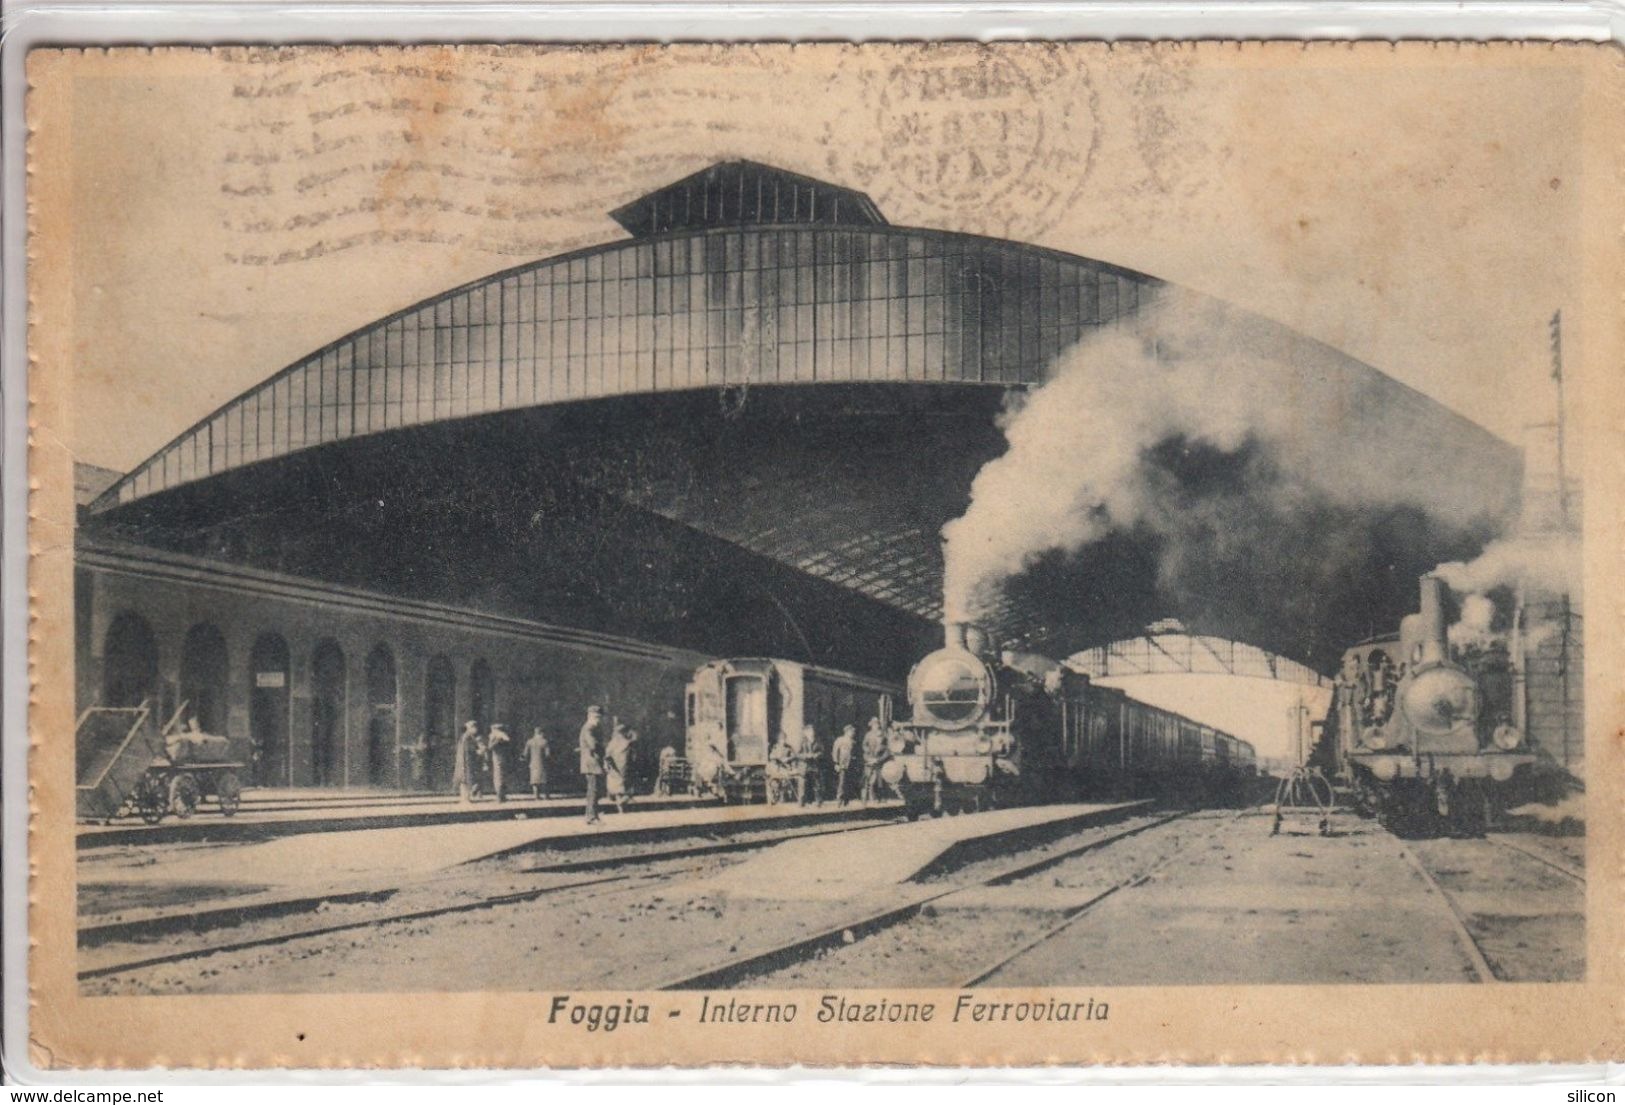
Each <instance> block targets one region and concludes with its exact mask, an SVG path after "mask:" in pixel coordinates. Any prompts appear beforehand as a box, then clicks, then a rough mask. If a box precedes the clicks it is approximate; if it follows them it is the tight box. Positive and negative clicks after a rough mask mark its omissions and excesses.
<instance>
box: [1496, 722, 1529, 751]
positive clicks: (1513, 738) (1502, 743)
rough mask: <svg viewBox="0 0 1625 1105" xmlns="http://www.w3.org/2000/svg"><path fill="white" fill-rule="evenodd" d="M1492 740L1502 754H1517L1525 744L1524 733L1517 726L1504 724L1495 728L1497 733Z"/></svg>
mask: <svg viewBox="0 0 1625 1105" xmlns="http://www.w3.org/2000/svg"><path fill="white" fill-rule="evenodd" d="M1490 740H1491V741H1493V742H1494V743H1495V747H1497V748H1499V749H1500V750H1501V751H1502V752H1515V751H1517V749H1518V747H1519V746H1520V745H1521V744H1523V733H1522V732H1521V731H1520V730H1519V729H1518V727H1517V726H1515V725H1508V724H1507V723H1505V722H1502V723H1501V724H1500V725H1497V726H1496V727H1495V732H1494V733H1493V734H1491V735H1490Z"/></svg>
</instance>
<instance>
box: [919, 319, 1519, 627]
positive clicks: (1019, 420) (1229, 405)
mask: <svg viewBox="0 0 1625 1105" xmlns="http://www.w3.org/2000/svg"><path fill="white" fill-rule="evenodd" d="M1419 402H1426V401H1425V400H1421V399H1419V397H1416V396H1414V395H1413V394H1411V393H1408V392H1404V391H1403V389H1399V388H1392V387H1390V388H1387V389H1386V390H1385V389H1384V387H1383V382H1382V381H1380V380H1379V379H1376V378H1375V377H1374V376H1373V374H1372V372H1371V370H1370V369H1369V368H1368V367H1367V366H1364V365H1361V364H1359V363H1358V362H1355V361H1352V360H1350V359H1349V358H1347V357H1344V356H1342V355H1341V354H1338V353H1336V352H1335V351H1334V350H1331V349H1329V348H1327V347H1325V346H1322V345H1320V344H1318V343H1316V342H1313V341H1310V340H1308V339H1305V338H1302V337H1301V336H1298V335H1293V334H1292V333H1291V332H1290V331H1286V330H1284V329H1282V328H1280V327H1278V326H1275V325H1274V324H1272V323H1269V322H1267V321H1265V320H1263V319H1260V318H1258V317H1257V316H1254V315H1250V314H1247V313H1245V312H1242V311H1238V310H1235V309H1233V308H1230V307H1227V306H1226V305H1224V304H1222V303H1219V302H1217V301H1215V300H1211V299H1207V298H1205V297H1201V296H1197V295H1194V294H1191V293H1182V292H1175V291H1163V292H1161V293H1160V299H1159V301H1158V302H1156V303H1155V304H1154V305H1153V306H1151V307H1149V308H1144V309H1142V310H1141V312H1140V313H1139V314H1138V315H1137V316H1135V317H1134V318H1133V319H1132V320H1130V321H1125V322H1119V323H1118V324H1115V325H1113V326H1112V327H1110V328H1108V329H1105V330H1102V331H1100V332H1099V333H1097V334H1095V335H1092V336H1089V337H1086V338H1085V339H1083V340H1082V341H1080V342H1078V343H1077V344H1076V345H1074V346H1073V347H1072V348H1071V349H1069V350H1068V351H1066V352H1065V353H1063V354H1062V355H1061V357H1060V359H1059V361H1058V363H1057V364H1056V365H1055V366H1054V368H1053V371H1052V373H1051V377H1050V379H1049V381H1048V382H1047V383H1045V384H1044V385H1043V386H1042V387H1040V388H1038V389H1037V390H1036V391H1034V392H1032V393H1030V394H1029V395H1028V396H1026V398H1025V401H1018V402H1016V403H1013V404H1012V406H1011V407H1010V408H1009V409H1007V411H1006V412H1005V414H1004V415H1003V417H1002V419H1001V422H1000V429H1001V430H1002V431H1003V433H1004V435H1005V438H1006V440H1007V443H1008V448H1007V450H1006V451H1005V453H1004V454H1003V455H1001V456H1000V457H998V458H996V459H995V460H993V461H991V462H989V463H988V464H987V465H985V466H984V467H983V468H982V470H981V471H980V472H979V473H978V474H977V476H976V479H975V480H974V482H973V484H972V487H971V501H970V504H969V506H968V508H967V509H966V512H965V514H964V515H963V516H962V517H960V518H958V519H956V520H954V521H952V522H950V523H948V525H947V526H945V527H944V529H943V539H944V546H943V548H944V559H945V564H944V596H943V597H944V607H945V614H946V616H948V617H949V618H950V619H953V620H971V621H974V620H976V619H977V618H978V616H980V615H983V614H985V612H986V611H987V610H988V608H989V606H990V605H991V604H992V603H993V602H994V601H995V600H996V599H997V597H998V595H999V591H1000V588H1001V586H1002V585H1003V584H1004V582H1005V581H1006V580H1008V579H1009V578H1010V577H1012V576H1015V575H1017V574H1018V573H1020V572H1022V571H1023V570H1024V569H1026V568H1028V567H1030V566H1031V565H1032V564H1033V563H1034V562H1035V561H1036V560H1037V559H1038V558H1040V557H1042V556H1043V555H1045V554H1047V553H1050V552H1052V551H1060V552H1074V551H1077V550H1079V549H1081V548H1083V547H1084V546H1086V545H1088V544H1090V543H1091V542H1094V541H1096V540H1098V539H1100V538H1101V537H1103V536H1105V535H1106V534H1107V533H1108V532H1110V531H1112V530H1127V529H1130V528H1133V527H1135V526H1137V525H1149V526H1150V527H1152V528H1153V529H1154V530H1155V531H1156V532H1158V533H1160V534H1163V535H1165V536H1170V537H1173V536H1175V535H1176V534H1177V533H1178V531H1179V525H1178V524H1177V520H1175V519H1170V518H1168V517H1167V511H1168V507H1167V506H1166V503H1167V499H1166V498H1165V497H1159V496H1158V495H1157V493H1156V487H1155V486H1154V481H1153V479H1152V478H1151V476H1150V474H1149V469H1148V465H1147V463H1146V455H1147V452H1148V451H1149V450H1151V449H1153V448H1155V447H1157V446H1159V445H1160V444H1162V443H1164V442H1167V441H1170V440H1173V439H1183V440H1184V441H1185V442H1186V443H1187V444H1189V445H1201V446H1207V447H1210V448H1213V449H1216V450H1219V451H1221V452H1225V453H1232V452H1234V451H1236V450H1238V449H1240V448H1241V447H1243V446H1244V445H1248V444H1258V445H1261V446H1263V447H1264V448H1265V449H1266V450H1267V451H1268V455H1269V457H1270V458H1271V460H1272V462H1273V463H1275V464H1276V465H1277V466H1278V467H1279V469H1280V470H1281V471H1283V472H1286V473H1289V474H1290V476H1291V480H1290V481H1284V482H1282V483H1281V484H1280V485H1279V487H1278V488H1276V489H1275V490H1273V491H1267V492H1264V493H1266V494H1270V495H1273V496H1275V497H1276V501H1272V502H1271V503H1269V504H1268V505H1269V506H1271V507H1272V508H1279V509H1280V510H1281V511H1283V512H1285V513H1292V512H1295V511H1297V510H1299V509H1300V507H1301V505H1302V504H1301V502H1300V501H1297V500H1293V499H1291V498H1290V497H1293V496H1297V497H1299V498H1300V499H1301V497H1302V496H1303V495H1304V493H1305V491H1308V492H1309V493H1310V494H1311V496H1317V495H1318V496H1320V497H1322V498H1323V499H1325V500H1328V501H1330V502H1333V503H1337V504H1341V505H1353V506H1359V505H1365V504H1374V503H1385V504H1393V503H1401V502H1405V503H1414V504H1416V505H1417V506H1419V507H1421V508H1423V509H1424V510H1425V511H1426V512H1427V513H1428V514H1430V515H1431V516H1433V517H1435V518H1437V519H1441V520H1445V521H1449V522H1452V523H1457V524H1464V523H1466V522H1468V521H1469V520H1482V519H1484V518H1492V519H1500V518H1504V516H1505V513H1506V512H1507V510H1508V508H1509V506H1510V497H1511V496H1510V490H1509V489H1513V488H1515V487H1516V479H1515V467H1511V466H1509V467H1507V468H1506V470H1504V471H1502V470H1499V469H1497V470H1493V471H1490V470H1486V471H1472V472H1468V473H1465V474H1463V473H1460V472H1454V473H1452V475H1451V479H1450V481H1440V480H1439V479H1437V473H1436V472H1434V471H1429V470H1428V469H1427V468H1426V466H1423V465H1417V464H1416V463H1415V462H1414V458H1412V457H1408V456H1404V455H1402V453H1401V451H1399V450H1396V449H1394V448H1393V435H1392V432H1391V431H1392V422H1391V421H1390V420H1389V419H1390V415H1391V414H1393V413H1394V409H1395V408H1394V407H1392V406H1391V405H1392V404H1407V403H1409V404H1414V403H1419ZM1399 413H1400V414H1402V415H1407V416H1413V415H1414V414H1415V412H1414V411H1413V410H1401V411H1399ZM1399 421H1400V422H1401V424H1404V423H1406V422H1408V421H1410V419H1408V418H1401V419H1400V420H1399ZM1439 421H1440V422H1443V421H1444V420H1443V419H1440V420H1439ZM1446 432H1448V433H1455V432H1457V431H1455V430H1448V431H1447V430H1441V433H1446ZM1473 432H1476V431H1473ZM1461 440H1462V441H1463V442H1466V444H1463V445H1462V446H1461V447H1462V448H1465V449H1469V450H1471V449H1472V448H1474V447H1475V446H1474V445H1473V444H1472V442H1471V441H1470V440H1469V439H1466V438H1462V439H1461ZM1455 444H1456V442H1455V440H1454V439H1452V441H1451V442H1450V443H1447V449H1448V448H1449V447H1453V446H1454V445H1455ZM1490 467H1491V468H1493V466H1490ZM1445 482H1449V483H1451V485H1452V486H1451V487H1450V488H1449V490H1448V491H1446V490H1445V489H1444V488H1443V487H1442V486H1441V485H1442V484H1443V483H1445ZM1464 485H1465V489H1464ZM1175 544H1177V538H1176V540H1175ZM1179 555H1180V550H1179V549H1178V548H1177V547H1174V548H1168V549H1165V550H1164V557H1165V561H1166V562H1168V563H1173V562H1176V561H1177V558H1178V557H1179Z"/></svg>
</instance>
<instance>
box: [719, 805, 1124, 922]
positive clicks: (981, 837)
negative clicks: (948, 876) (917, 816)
mask: <svg viewBox="0 0 1625 1105" xmlns="http://www.w3.org/2000/svg"><path fill="white" fill-rule="evenodd" d="M1151 807H1152V803H1151V802H1144V801H1142V802H1116V803H1109V804H1092V805H1090V804H1072V805H1064V806H1031V807H1025V808H1021V809H1011V810H994V811H989V812H987V813H972V814H961V815H959V816H957V817H941V818H933V819H928V820H924V821H917V822H912V823H905V824H897V825H888V826H884V827H882V828H878V829H872V830H870V831H868V832H864V833H859V834H855V835H852V836H821V837H807V838H805V839H801V840H791V841H787V842H786V843H783V844H779V845H775V846H774V847H773V848H770V849H768V850H766V851H765V852H763V853H762V854H761V855H759V856H755V857H753V858H751V859H748V860H746V861H745V862H743V863H739V864H735V865H734V866H732V867H730V868H728V869H727V870H726V871H724V872H722V873H721V874H720V875H718V876H717V877H716V878H715V879H712V880H710V881H709V882H707V884H706V886H707V889H711V890H716V891H718V892H721V893H725V894H731V895H738V896H742V897H751V898H781V899H796V898H801V899H839V898H850V897H852V896H853V895H855V894H860V893H862V892H864V891H869V890H879V889H881V888H882V887H886V886H895V885H897V884H898V883H904V882H909V881H912V880H916V879H921V878H925V877H928V876H929V875H931V874H933V873H935V872H937V871H940V870H949V869H952V868H954V867H957V866H962V865H963V864H966V863H971V862H975V861H976V860H978V859H983V858H987V857H988V856H991V855H996V854H998V853H999V852H1000V851H1003V850H1015V849H1017V848H1021V847H1031V846H1033V845H1036V844H1040V843H1043V842H1045V841H1048V840H1053V839H1055V838H1056V837H1059V836H1063V835H1065V834H1066V833H1069V832H1074V831H1076V830H1078V829H1082V828H1087V827H1089V826H1091V825H1099V824H1105V823H1107V822H1111V821H1116V820H1120V819H1122V818H1124V817H1128V816H1131V815H1133V814H1136V813H1142V812H1145V811H1147V810H1149V809H1150V808H1151Z"/></svg>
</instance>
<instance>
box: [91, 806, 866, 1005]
mask: <svg viewBox="0 0 1625 1105" xmlns="http://www.w3.org/2000/svg"><path fill="white" fill-rule="evenodd" d="M890 823H891V822H887V821H874V822H869V823H864V824H859V825H843V826H840V827H838V828H822V829H811V830H805V831H796V832H786V833H778V834H772V835H768V836H764V837H761V838H755V839H751V840H746V841H723V842H718V843H714V844H703V845H688V846H685V847H681V848H671V849H667V850H665V851H662V852H632V853H628V854H625V855H619V856H602V857H595V858H592V859H586V860H575V861H570V862H565V863H554V864H538V865H535V866H531V867H526V868H522V869H521V870H520V872H519V873H521V874H525V875H555V876H556V875H572V874H582V873H587V872H591V871H606V870H614V869H616V868H621V867H637V866H645V865H651V864H652V865H660V864H667V863H672V862H677V861H680V860H687V859H704V858H709V857H715V856H721V855H728V854H732V853H737V852H744V851H750V850H755V849H761V848H767V847H770V846H772V845H774V844H780V843H783V842H785V841H788V840H797V839H802V838H806V837H815V836H829V835H833V834H836V833H849V832H861V831H863V830H865V829H872V828H879V827H880V826H882V825H886V824H890ZM703 867H704V865H703V864H698V865H694V866H690V867H681V868H677V869H675V870H659V871H651V872H647V873H643V874H636V873H631V872H624V873H621V874H612V875H605V876H603V877H600V878H593V879H585V880H581V881H575V882H566V883H562V884H559V883H550V884H548V885H545V886H537V887H529V888H526V889H524V890H518V891H509V892H506V893H502V894H491V895H484V896H480V897H477V898H474V899H471V900H463V901H458V902H452V903H447V904H445V905H437V906H429V907H423V908H417V909H403V910H395V911H392V912H389V913H384V914H380V915H376V916H367V917H355V918H350V919H346V920H340V921H331V920H330V921H325V922H323V923H320V924H316V925H310V926H305V927H300V928H296V929H292V930H288V931H281V932H271V933H262V934H260V935H257V936H252V937H245V938H243V939H240V940H232V941H227V942H224V943H216V944H207V945H203V946H200V947H195V948H184V949H177V950H174V951H168V952H162V953H159V954H156V955H144V956H140V957H136V958H132V959H127V960H121V961H119V962H116V963H109V964H100V965H97V966H94V967H87V968H85V969H82V970H80V971H79V972H78V979H79V981H80V982H86V981H89V980H91V979H97V978H105V977H108V976H110V975H119V974H126V973H128V972H131V971H138V970H143V969H146V968H149V967H158V966H167V965H173V964H176V963H185V962H189V961H192V960H197V959H203V958H206V957H208V956H211V955H218V954H222V953H226V952H241V951H251V950H253V949H255V948H262V947H271V946H275V945H278V944H287V943H292V942H294V941H298V940H309V939H316V938H319V937H323V936H330V935H333V934H335V933H341V932H350V931H356V930H360V929H368V928H378V927H381V926H384V925H390V924H397V923H401V922H410V921H422V920H430V919H433V918H437V917H446V916H451V915H454V914H458V913H469V912H474V911H477V910H482V909H494V908H498V907H501V906H505V905H516V904H521V903H524V902H531V901H536V900H538V899H540V898H544V897H548V896H551V895H554V894H562V893H566V892H569V891H584V890H591V889H594V888H602V891H601V892H603V893H613V892H618V891H622V890H633V889H638V888H640V887H643V886H646V885H648V884H649V883H651V882H658V881H661V880H665V879H670V878H673V877H677V876H681V875H685V874H691V873H693V872H695V871H699V870H702V869H703ZM437 881H441V882H443V881H445V879H444V877H443V878H442V879H440V880H424V881H422V882H419V883H415V884H413V888H422V887H425V886H432V885H433V884H434V883H435V882H437ZM406 889H407V887H390V888H380V889H370V890H357V891H348V892H337V893H331V894H325V895H322V894H317V895H302V896H300V897H298V898H290V899H280V900H276V901H269V902H259V903H254V904H251V905H247V906H223V907H220V908H219V909H214V910H202V911H195V912H191V913H186V914H175V915H168V916H165V917H161V918H147V919H137V920H131V921H114V922H108V923H105V924H101V925H90V926H86V927H84V928H81V929H80V930H79V947H80V948H81V949H85V948H90V947H102V946H109V945H115V944H118V943H122V942H134V941H136V940H139V939H141V938H150V937H152V936H155V935H164V934H166V933H172V932H192V933H201V932H208V931H214V930H216V929H222V928H239V927H242V926H244V925H248V924H252V923H254V922H257V921H266V920H276V919H281V918H285V917H289V916H293V915H297V914H300V913H315V912H317V911H318V910H319V909H321V908H322V907H323V906H324V905H332V904H373V903H382V902H386V901H388V900H390V899H391V898H394V897H395V896H397V895H399V894H401V893H402V892H403V891H404V890H406Z"/></svg>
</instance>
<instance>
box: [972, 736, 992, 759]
mask: <svg viewBox="0 0 1625 1105" xmlns="http://www.w3.org/2000/svg"><path fill="white" fill-rule="evenodd" d="M991 751H993V742H992V741H990V740H988V739H987V738H986V737H983V738H982V739H981V740H979V741H977V742H976V754H977V755H979V756H985V755H987V754H988V753H989V752H991Z"/></svg>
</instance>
